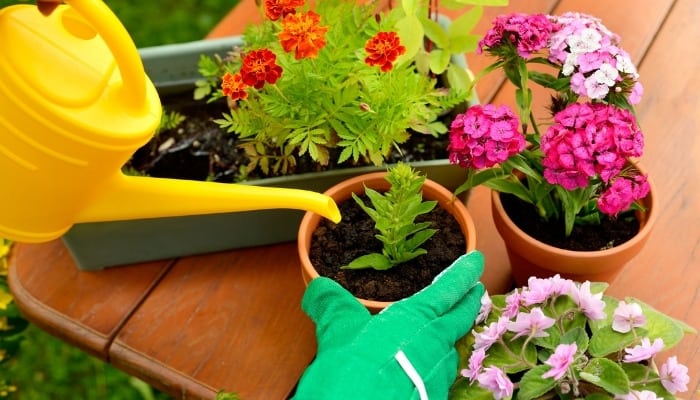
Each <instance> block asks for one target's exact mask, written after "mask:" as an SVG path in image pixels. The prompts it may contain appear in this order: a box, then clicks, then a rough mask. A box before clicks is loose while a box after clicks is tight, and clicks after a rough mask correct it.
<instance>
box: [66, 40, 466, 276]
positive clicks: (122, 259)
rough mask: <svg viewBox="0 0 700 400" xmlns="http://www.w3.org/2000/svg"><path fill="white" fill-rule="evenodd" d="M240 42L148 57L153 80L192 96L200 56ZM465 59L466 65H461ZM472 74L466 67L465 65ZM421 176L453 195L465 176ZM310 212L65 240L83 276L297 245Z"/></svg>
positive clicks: (328, 179)
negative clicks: (231, 251) (277, 245)
mask: <svg viewBox="0 0 700 400" xmlns="http://www.w3.org/2000/svg"><path fill="white" fill-rule="evenodd" d="M241 44H242V41H241V38H240V37H239V36H235V37H229V38H222V39H214V40H201V41H195V42H189V43H182V44H174V45H165V46H157V47H150V48H144V49H141V50H140V52H141V56H142V59H143V62H144V66H145V68H146V73H147V74H148V75H149V77H150V78H151V80H152V81H153V82H154V84H155V85H156V87H157V88H158V91H159V93H161V94H174V93H178V92H183V91H189V92H192V90H193V89H194V82H195V81H196V80H197V79H199V78H200V76H199V73H198V71H197V62H198V60H199V57H200V55H201V54H221V55H223V54H225V53H226V52H227V51H229V50H230V49H231V48H232V47H233V46H236V45H241ZM462 60H463V59H460V61H462ZM464 67H465V68H466V64H464ZM413 166H414V168H416V169H418V170H420V171H422V172H423V173H425V174H426V175H427V176H428V177H430V178H431V179H433V180H435V181H437V182H439V183H441V184H443V185H444V186H446V187H448V188H450V189H454V188H456V187H457V186H458V185H459V184H461V183H462V182H463V181H464V179H465V177H466V173H465V171H464V170H463V169H461V168H459V167H457V166H454V165H451V164H450V163H449V161H448V160H447V159H443V160H432V161H425V162H417V163H414V164H413ZM384 169H385V167H362V168H353V169H344V170H335V171H329V172H321V173H310V174H300V175H295V176H289V177H278V178H269V179H263V180H258V181H255V182H252V183H251V184H255V185H263V186H274V187H285V188H300V189H308V190H313V191H316V192H324V191H325V190H326V189H328V188H330V187H331V186H333V185H334V184H336V183H337V182H339V181H341V180H343V179H346V178H348V177H350V176H354V175H358V174H361V173H366V172H370V171H378V170H384ZM303 215H304V212H303V211H298V210H284V209H280V210H263V211H246V212H237V213H223V214H211V215H193V216H184V217H168V218H153V219H141V220H129V221H116V222H97V223H81V224H76V225H75V226H73V227H72V228H71V229H70V230H69V231H68V232H67V233H66V234H65V235H64V236H63V237H62V239H63V242H64V243H65V244H66V246H67V247H68V249H69V250H70V252H71V254H72V256H73V258H74V259H75V261H76V263H77V266H78V268H79V269H81V270H100V269H103V268H106V267H113V266H118V265H125V264H133V263H138V262H145V261H153V260H159V259H167V258H173V257H183V256H188V255H195V254H203V253H210V252H216V251H223V250H229V249H236V248H244V247H252V246H259V245H266V244H273V243H282V242H290V241H294V240H296V234H297V228H298V226H299V223H300V221H301V218H302V216H303Z"/></svg>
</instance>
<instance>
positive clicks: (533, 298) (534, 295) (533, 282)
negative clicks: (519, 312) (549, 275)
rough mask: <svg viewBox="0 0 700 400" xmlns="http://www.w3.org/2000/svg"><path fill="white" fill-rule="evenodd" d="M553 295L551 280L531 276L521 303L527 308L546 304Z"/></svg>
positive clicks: (524, 289)
mask: <svg viewBox="0 0 700 400" xmlns="http://www.w3.org/2000/svg"><path fill="white" fill-rule="evenodd" d="M551 295H552V282H551V281H550V280H549V279H543V278H537V277H534V276H531V277H530V278H528V280H527V287H525V288H523V292H522V294H521V301H522V303H523V305H525V306H531V305H534V304H542V303H544V302H545V301H546V300H547V299H548V298H549V296H551Z"/></svg>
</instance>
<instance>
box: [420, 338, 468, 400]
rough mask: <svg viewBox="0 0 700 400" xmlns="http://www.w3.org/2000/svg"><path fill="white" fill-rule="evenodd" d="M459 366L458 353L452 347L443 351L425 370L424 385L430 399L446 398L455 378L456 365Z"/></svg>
mask: <svg viewBox="0 0 700 400" xmlns="http://www.w3.org/2000/svg"><path fill="white" fill-rule="evenodd" d="M458 366H459V355H458V354H457V351H456V350H455V348H454V347H451V348H450V350H449V351H448V352H447V353H445V355H444V357H442V358H441V359H440V360H439V361H438V362H437V363H436V364H435V366H434V367H433V368H432V369H431V370H429V371H426V373H425V376H424V377H423V382H424V383H425V387H426V388H429V389H428V397H429V398H431V399H446V398H448V393H449V390H450V386H452V383H453V382H454V381H455V379H456V378H457V373H458V372H457V367H458Z"/></svg>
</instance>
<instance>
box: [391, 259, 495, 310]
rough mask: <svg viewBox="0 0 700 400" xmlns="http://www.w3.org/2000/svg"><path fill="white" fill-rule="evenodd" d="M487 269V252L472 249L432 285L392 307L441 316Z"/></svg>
mask: <svg viewBox="0 0 700 400" xmlns="http://www.w3.org/2000/svg"><path fill="white" fill-rule="evenodd" d="M483 272H484V256H483V255H482V254H481V252H479V251H472V252H470V253H468V254H465V255H463V256H461V257H460V258H458V259H457V260H455V262H453V263H452V265H450V266H449V267H447V268H446V269H445V270H444V271H443V272H442V273H440V275H438V276H437V277H436V278H435V280H433V283H431V284H430V285H429V286H427V287H426V288H424V289H423V290H421V291H420V292H418V293H416V294H414V295H413V296H411V297H409V298H407V299H405V300H401V301H399V302H397V303H395V304H394V305H393V306H392V307H394V306H398V307H397V308H402V309H405V310H411V312H412V313H417V314H420V315H422V316H423V317H424V318H426V319H428V320H430V319H434V318H437V317H439V316H441V315H443V314H445V313H446V312H448V311H449V310H450V309H452V308H453V307H454V305H455V304H456V303H458V302H460V301H462V299H463V298H464V297H465V296H466V295H467V293H468V291H469V290H470V289H471V288H472V287H473V286H474V285H475V284H476V283H477V282H478V281H479V278H480V277H481V274H482V273H483ZM478 302H479V299H477V303H478ZM390 308H391V307H390Z"/></svg>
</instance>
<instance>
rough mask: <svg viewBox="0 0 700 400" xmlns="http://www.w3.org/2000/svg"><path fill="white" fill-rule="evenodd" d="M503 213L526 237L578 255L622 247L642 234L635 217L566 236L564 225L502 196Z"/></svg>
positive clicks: (605, 221)
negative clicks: (581, 252) (639, 233)
mask: <svg viewBox="0 0 700 400" xmlns="http://www.w3.org/2000/svg"><path fill="white" fill-rule="evenodd" d="M501 202H502V203H503V209H504V210H505V211H506V213H508V216H509V217H510V219H511V220H512V221H513V223H515V225H517V226H518V227H519V228H520V229H522V230H523V231H524V232H525V233H527V234H528V235H530V236H532V237H533V238H535V239H537V240H539V241H540V242H544V243H547V244H549V245H551V246H554V247H558V248H560V249H568V250H575V251H597V250H604V249H609V248H612V247H615V246H619V245H621V244H622V243H624V242H626V241H628V240H630V239H631V238H632V237H634V236H635V235H636V234H637V233H638V232H639V221H637V218H635V217H634V214H633V213H626V214H620V215H619V216H618V217H617V218H605V219H603V221H602V222H601V224H600V225H596V226H593V225H587V226H578V225H577V226H574V229H573V232H572V233H571V236H569V237H566V236H564V224H563V222H561V221H545V220H544V219H542V218H540V216H539V215H538V214H537V211H536V210H535V208H534V207H532V206H531V205H530V204H527V203H525V202H524V201H522V200H520V199H519V198H517V197H515V196H513V195H510V194H501Z"/></svg>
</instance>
